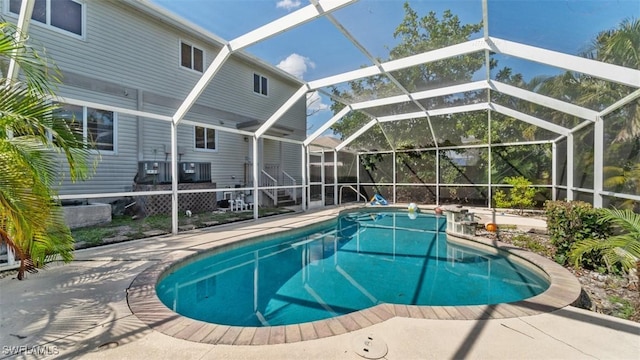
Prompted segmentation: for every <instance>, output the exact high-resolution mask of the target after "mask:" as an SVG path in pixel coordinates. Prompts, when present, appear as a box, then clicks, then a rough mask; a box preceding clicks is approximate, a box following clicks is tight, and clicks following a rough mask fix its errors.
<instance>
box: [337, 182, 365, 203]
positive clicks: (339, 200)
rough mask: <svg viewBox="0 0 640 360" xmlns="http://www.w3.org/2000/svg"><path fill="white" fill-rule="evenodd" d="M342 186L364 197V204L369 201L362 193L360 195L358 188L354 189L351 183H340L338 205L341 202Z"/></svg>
mask: <svg viewBox="0 0 640 360" xmlns="http://www.w3.org/2000/svg"><path fill="white" fill-rule="evenodd" d="M344 188H348V189H351V190H353V191H354V192H355V193H356V194H358V195H359V196H360V197H361V198H363V199H364V202H365V204H366V203H368V202H369V199H367V198H366V197H365V196H364V195H362V194H361V193H360V192H359V191H358V190H356V189H355V188H354V187H353V186H351V185H342V186H341V187H340V196H339V197H338V205H339V204H342V189H344Z"/></svg>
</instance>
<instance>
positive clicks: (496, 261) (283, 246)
mask: <svg viewBox="0 0 640 360" xmlns="http://www.w3.org/2000/svg"><path fill="white" fill-rule="evenodd" d="M408 215H409V214H408V213H407V212H406V211H404V212H403V211H385V212H376V213H373V212H368V211H365V210H362V211H357V212H350V213H343V214H342V215H341V216H340V217H339V218H338V219H336V220H334V221H331V222H327V223H323V224H319V225H315V226H312V227H310V228H307V229H302V230H297V231H295V232H292V233H289V234H286V235H280V236H279V237H278V238H273V237H271V238H266V239H261V240H259V241H253V242H251V243H250V244H247V245H244V246H242V247H238V248H235V249H230V250H227V251H224V252H219V253H216V254H212V255H210V256H208V257H205V258H202V259H200V260H197V261H195V262H190V263H187V264H186V265H184V266H181V267H178V268H177V269H175V270H174V271H172V272H171V273H170V274H168V275H166V276H165V277H164V278H163V279H162V280H161V281H160V282H159V283H158V284H157V286H156V290H157V293H158V296H159V298H160V300H161V301H162V302H163V303H164V304H165V305H166V306H168V307H169V308H171V309H173V310H174V311H176V312H178V313H180V314H182V315H184V316H187V317H190V318H194V319H198V320H202V321H207V322H212V323H217V324H225V325H236V326H273V325H286V324H294V323H302V322H308V321H314V320H320V319H326V318H330V317H333V316H338V315H343V314H347V313H350V312H353V311H357V310H360V309H364V308H368V307H371V306H374V305H376V304H380V303H395V304H411V305H453V306H455V305H479V304H496V303H506V302H513V301H518V300H522V299H525V298H529V297H532V296H534V295H537V294H539V293H541V292H543V291H544V290H546V289H547V288H548V286H549V283H548V281H547V280H546V279H545V278H543V277H541V276H539V275H538V273H536V272H533V271H530V270H528V269H527V268H526V267H523V266H521V265H519V264H517V263H514V262H512V261H510V260H509V259H508V258H506V257H504V256H500V255H498V254H491V253H488V252H487V253H485V252H482V251H480V250H477V249H475V248H473V249H472V248H469V247H465V246H463V245H460V243H452V242H449V241H447V237H446V235H445V228H446V225H445V219H444V217H436V216H434V215H426V214H419V215H418V217H417V218H415V219H412V217H414V216H412V217H409V216H408Z"/></svg>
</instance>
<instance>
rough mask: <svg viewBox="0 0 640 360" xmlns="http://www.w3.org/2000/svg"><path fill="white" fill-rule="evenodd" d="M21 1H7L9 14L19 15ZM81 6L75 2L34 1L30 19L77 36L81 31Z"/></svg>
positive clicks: (71, 0) (66, 0)
mask: <svg viewBox="0 0 640 360" xmlns="http://www.w3.org/2000/svg"><path fill="white" fill-rule="evenodd" d="M21 4H22V0H9V12H11V13H14V14H16V15H18V14H20V6H21ZM82 10H83V5H82V3H80V2H77V1H75V0H35V4H34V6H33V14H32V15H31V19H32V20H34V21H37V22H40V23H43V24H45V25H49V26H52V27H54V28H57V29H61V30H64V31H67V32H70V33H73V34H76V35H78V36H83V31H82V28H83V26H82V23H83V21H82V18H83V16H82Z"/></svg>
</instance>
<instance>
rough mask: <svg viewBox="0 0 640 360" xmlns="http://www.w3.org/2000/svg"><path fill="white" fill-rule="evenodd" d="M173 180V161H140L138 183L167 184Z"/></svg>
mask: <svg viewBox="0 0 640 360" xmlns="http://www.w3.org/2000/svg"><path fill="white" fill-rule="evenodd" d="M170 182H171V163H170V162H167V161H140V162H139V163H138V175H137V176H136V183H137V184H166V183H170Z"/></svg>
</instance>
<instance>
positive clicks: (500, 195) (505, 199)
mask: <svg viewBox="0 0 640 360" xmlns="http://www.w3.org/2000/svg"><path fill="white" fill-rule="evenodd" d="M504 181H505V182H506V183H507V184H509V185H511V186H512V188H511V189H510V191H509V194H508V195H507V194H505V193H504V192H503V191H502V190H497V191H496V194H495V195H494V197H493V199H494V201H495V204H496V206H497V207H499V208H515V209H518V210H519V213H520V214H522V213H523V212H524V209H529V208H532V207H533V204H534V201H533V200H534V198H535V196H536V190H535V189H534V188H532V187H531V181H529V180H527V179H526V178H524V177H522V176H517V177H506V178H505V179H504Z"/></svg>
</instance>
